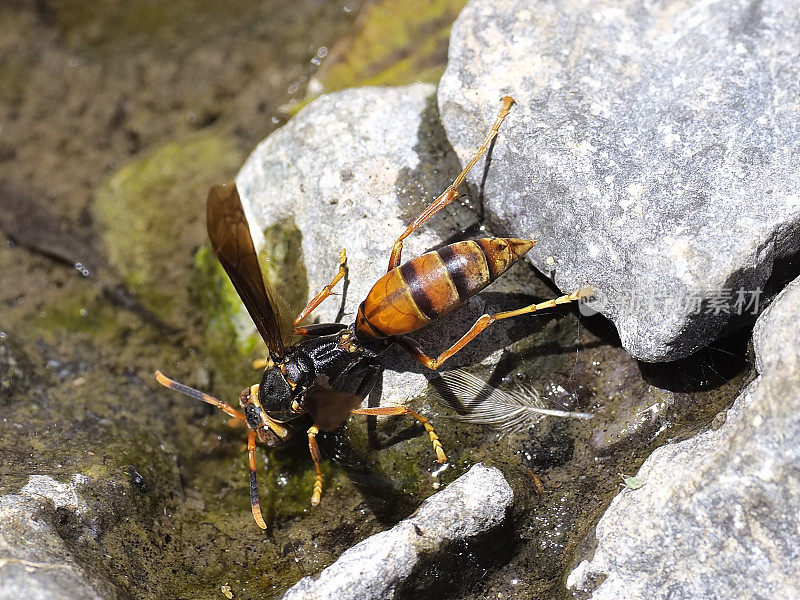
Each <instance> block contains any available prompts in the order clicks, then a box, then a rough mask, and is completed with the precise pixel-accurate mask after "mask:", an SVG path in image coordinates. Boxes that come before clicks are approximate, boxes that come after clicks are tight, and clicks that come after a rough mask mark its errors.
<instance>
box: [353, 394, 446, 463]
mask: <svg viewBox="0 0 800 600" xmlns="http://www.w3.org/2000/svg"><path fill="white" fill-rule="evenodd" d="M351 412H352V413H353V414H354V415H408V416H410V417H413V418H415V419H416V420H417V421H419V422H420V423H422V426H423V427H424V428H425V431H427V432H428V436H429V437H430V438H431V443H432V444H433V449H434V451H435V452H436V460H437V461H438V462H440V463H443V462H445V461H446V460H447V455H446V454H445V453H444V448H442V442H440V441H439V436H438V435H436V431H435V430H434V429H433V425H431V422H430V421H429V420H428V419H426V418H425V417H423V416H422V415H421V414H419V413H415V412H414V411H413V410H411V409H410V408H408V407H407V406H377V407H375V408H357V409H355V410H354V411H351Z"/></svg>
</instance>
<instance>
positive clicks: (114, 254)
mask: <svg viewBox="0 0 800 600" xmlns="http://www.w3.org/2000/svg"><path fill="white" fill-rule="evenodd" d="M241 160H242V154H241V152H240V151H239V150H238V149H237V148H236V147H235V145H234V143H233V141H232V140H229V139H226V138H222V137H218V136H215V135H210V134H206V135H202V136H197V137H194V138H192V139H190V140H188V141H185V142H173V143H170V144H167V145H166V146H163V147H161V148H159V149H157V150H155V151H153V152H151V153H149V154H147V155H146V156H144V157H142V158H141V159H139V160H137V161H135V162H133V163H131V164H129V165H127V166H125V167H123V168H122V169H120V170H119V171H118V172H117V173H116V174H115V175H113V176H112V177H111V179H110V180H109V181H108V182H107V183H106V184H105V185H103V186H102V187H101V188H99V189H98V191H97V193H96V195H95V202H94V207H93V208H94V216H95V220H96V221H97V223H98V224H99V225H100V227H101V228H102V237H103V241H104V242H105V245H106V249H107V255H108V258H109V261H110V262H111V264H112V265H113V266H114V267H116V269H117V270H118V271H119V273H120V275H121V276H122V278H123V280H124V282H125V284H126V286H127V287H128V289H130V290H131V291H132V292H133V293H134V294H136V296H137V297H138V298H139V299H140V300H141V301H142V302H143V304H144V305H145V306H146V307H147V308H148V309H149V310H150V311H152V312H153V313H154V314H156V315H157V316H159V317H160V318H162V319H163V320H164V321H166V322H168V323H171V324H180V323H181V322H182V321H185V320H186V319H187V318H188V317H189V316H190V314H189V310H190V306H189V302H188V289H189V283H190V281H189V280H190V278H191V268H190V267H191V261H192V252H193V249H194V248H195V247H197V245H198V244H200V243H202V241H203V240H204V239H205V210H204V203H205V197H206V190H207V188H208V184H209V183H210V182H213V181H215V180H218V179H225V178H230V175H231V174H232V172H233V170H234V169H235V168H236V167H237V166H238V165H239V164H240V163H241ZM178 182H180V183H178Z"/></svg>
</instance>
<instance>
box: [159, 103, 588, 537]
mask: <svg viewBox="0 0 800 600" xmlns="http://www.w3.org/2000/svg"><path fill="white" fill-rule="evenodd" d="M513 103H514V100H513V99H512V98H511V97H508V96H506V97H504V98H503V99H502V107H501V109H500V112H499V113H498V115H497V117H496V118H495V121H494V123H493V124H492V127H491V129H490V130H489V133H488V134H487V135H486V138H485V139H484V141H483V144H482V145H481V147H480V148H479V149H478V151H477V152H476V153H475V155H474V156H473V157H472V159H471V160H470V161H469V163H468V164H467V165H466V166H465V167H464V169H463V170H462V171H461V173H460V174H459V175H458V177H456V179H455V180H454V181H453V183H452V185H450V186H449V187H448V188H447V189H446V190H445V191H444V192H443V193H442V194H441V195H440V196H439V197H438V198H437V199H436V200H435V201H434V202H433V203H432V204H431V205H429V206H428V207H427V208H426V209H425V210H424V211H423V212H422V214H420V215H419V216H418V217H417V218H416V219H415V220H414V222H412V223H411V224H410V225H409V226H408V227H407V228H406V229H405V231H404V232H403V233H402V234H401V235H400V237H398V238H397V240H396V241H395V243H394V246H393V248H392V252H391V255H390V257H389V268H388V270H387V272H386V274H385V275H383V276H382V277H381V278H380V279H379V280H378V281H377V282H376V283H375V285H374V286H373V287H372V290H371V291H370V292H369V293H368V294H367V297H366V299H365V300H364V301H363V302H362V303H361V305H360V307H359V309H358V314H357V316H356V320H355V322H354V323H352V324H350V325H346V324H343V323H323V324H315V325H306V326H304V325H301V323H302V321H303V320H304V319H305V318H306V317H307V316H308V315H309V314H310V313H311V312H312V311H313V310H314V309H315V308H316V307H317V306H319V304H320V303H321V302H322V301H323V300H325V299H326V298H327V297H328V296H329V295H330V294H331V290H332V289H333V287H334V286H335V285H336V284H337V283H338V282H339V281H340V280H341V279H342V278H343V277H344V275H345V273H346V264H347V263H346V261H347V257H346V255H345V251H344V250H342V252H341V254H340V264H339V270H338V272H337V273H336V276H335V277H334V278H333V279H332V281H331V282H330V283H329V284H328V285H326V286H325V287H324V288H323V289H322V290H321V291H320V292H319V293H318V294H317V295H316V296H314V298H313V299H312V300H311V301H310V302H309V303H308V305H307V306H306V307H305V309H303V311H302V312H301V313H300V314H299V315H298V316H297V318H296V319H295V320H294V324H293V328H292V333H294V334H295V335H299V336H303V337H304V338H305V339H303V340H302V341H301V342H299V343H296V344H293V345H287V344H286V341H285V340H286V339H287V337H288V336H287V337H284V334H283V333H282V332H281V329H280V327H279V318H278V317H279V315H278V309H277V305H276V303H275V301H274V299H273V296H272V294H271V292H270V290H269V289H268V288H267V287H266V285H265V283H264V279H263V277H262V274H261V270H260V268H259V264H258V259H257V257H256V252H255V248H254V246H253V240H252V239H251V237H250V228H249V226H248V223H247V220H246V218H245V214H244V210H243V208H242V204H241V200H240V198H239V194H238V191H237V189H236V186H235V184H233V183H230V184H226V185H220V186H215V187H212V188H211V191H210V192H209V195H208V203H207V206H206V216H207V227H208V236H209V239H210V240H211V246H212V248H213V250H214V252H215V254H216V256H217V258H218V259H219V261H220V263H221V264H222V266H223V267H224V269H225V271H226V272H227V274H228V276H229V277H230V279H231V281H232V282H233V285H234V287H235V288H236V290H237V292H238V293H239V296H240V297H241V299H242V302H243V303H244V305H245V307H246V308H247V311H248V312H249V313H250V316H251V317H252V319H253V321H254V323H255V325H256V328H257V329H258V331H259V333H260V334H261V337H262V338H263V339H264V342H265V343H266V345H267V348H268V349H269V355H268V357H267V358H266V359H265V360H263V361H257V363H260V364H259V367H261V366H263V367H265V369H264V373H263V375H262V377H261V381H260V382H259V383H258V384H256V385H252V386H250V387H247V388H245V389H244V390H243V391H242V393H241V394H240V396H239V403H240V405H241V409H242V410H241V411H240V410H238V409H236V408H234V407H233V406H231V405H229V404H226V403H224V402H220V401H219V400H217V399H216V398H212V397H211V396H209V395H207V394H205V393H203V392H200V391H198V390H195V389H193V388H190V387H188V386H185V385H183V384H180V383H177V382H175V381H173V380H171V379H168V378H167V377H165V376H164V375H163V374H161V373H160V372H158V371H157V372H156V379H157V380H158V382H159V383H160V384H161V385H163V386H165V387H168V388H170V389H173V390H176V391H178V392H182V393H184V394H186V395H188V396H191V397H193V398H196V399H198V400H202V401H204V402H208V403H209V404H212V405H214V406H216V407H218V408H220V409H221V410H223V411H224V412H225V413H227V414H228V415H231V416H233V417H236V418H238V419H242V420H243V421H245V422H246V423H247V425H248V427H249V428H250V432H249V436H248V440H247V448H248V454H249V459H250V501H251V506H252V511H253V517H254V518H255V520H256V523H258V525H259V527H261V528H262V529H266V524H265V523H264V519H263V517H262V516H261V509H260V507H259V501H258V488H257V485H256V462H255V448H256V442H257V441H258V442H261V443H262V444H265V445H267V446H278V445H281V444H282V443H283V442H285V441H287V440H288V439H289V438H290V437H291V435H292V434H293V433H295V432H297V431H300V430H305V432H306V434H307V436H308V447H309V451H310V453H311V458H312V459H313V461H314V467H315V470H316V478H315V481H314V488H313V493H312V496H311V504H312V506H316V505H318V504H319V502H320V498H321V495H322V470H321V468H320V458H321V454H320V450H319V446H318V445H317V441H316V435H317V434H318V433H319V432H320V431H331V430H334V429H336V428H338V427H339V426H340V425H342V424H343V423H344V422H345V421H346V420H347V418H348V417H349V416H350V415H351V414H357V415H409V416H411V417H413V418H414V419H416V420H417V421H419V422H420V423H421V424H422V425H423V426H424V427H425V430H426V431H427V432H428V435H429V437H430V440H431V443H432V444H433V449H434V451H435V452H436V458H437V460H438V462H444V461H446V460H447V457H446V455H445V453H444V449H443V448H442V444H441V442H440V441H439V437H438V436H437V435H436V432H435V431H434V428H433V426H432V425H431V423H430V422H429V421H428V419H426V418H425V417H424V416H422V415H420V414H417V413H416V412H414V411H412V410H411V409H409V408H407V407H406V406H382V407H376V408H359V406H360V405H361V403H362V401H363V400H364V398H366V397H367V396H368V395H369V393H370V391H371V390H372V388H373V386H374V385H375V383H376V380H377V377H378V375H379V373H380V370H379V369H380V368H379V366H378V363H377V361H376V358H377V357H378V356H379V355H380V354H381V353H383V352H384V351H385V350H386V349H387V348H389V346H391V345H392V344H394V343H397V344H399V345H400V346H402V347H403V348H405V349H406V350H407V351H409V352H410V353H411V354H412V355H413V356H414V357H415V358H416V359H417V360H418V361H419V362H421V363H422V364H424V365H425V366H427V367H429V368H430V369H437V368H438V367H440V366H441V365H442V364H443V363H444V362H445V361H446V360H447V359H449V358H450V357H451V356H453V355H454V354H455V353H456V352H458V351H459V350H461V349H462V348H463V347H464V346H466V345H467V344H468V343H469V342H470V341H471V340H472V339H473V338H474V337H475V336H477V335H478V334H479V333H480V332H481V331H483V330H484V329H486V327H488V326H489V325H491V324H492V323H494V322H495V321H499V320H501V319H507V318H509V317H515V316H518V315H524V314H528V313H532V312H534V311H537V310H541V309H543V308H550V307H552V306H555V305H557V304H564V303H567V302H572V301H575V300H577V299H578V298H579V297H580V295H581V293H580V292H576V293H573V294H568V295H564V296H561V297H559V298H554V299H552V300H548V301H547V302H541V303H538V304H533V305H531V306H527V307H524V308H520V309H518V310H513V311H507V312H501V313H498V314H495V315H483V316H482V317H480V318H479V319H478V320H477V322H476V323H475V324H474V325H473V326H472V328H471V329H470V330H469V331H468V332H467V333H466V334H465V335H464V336H463V337H462V338H461V339H460V340H458V341H457V342H456V343H455V344H453V346H451V347H450V348H448V349H447V350H445V351H444V352H442V353H441V354H440V355H439V356H438V357H436V358H431V357H429V356H428V355H427V354H425V352H424V351H423V350H422V348H421V347H420V346H419V345H418V343H417V342H416V341H414V340H412V339H411V338H409V337H407V336H406V334H408V333H410V332H412V331H415V330H417V329H419V328H420V327H423V326H425V325H426V324H428V323H429V322H430V321H431V320H433V319H436V318H439V317H441V316H443V315H446V314H447V313H449V312H450V311H452V310H453V309H455V308H457V307H459V306H461V305H462V304H463V303H464V302H466V301H467V300H468V299H469V298H471V297H472V296H474V295H475V294H477V293H478V292H479V291H481V290H482V289H483V288H485V287H486V286H487V285H489V284H490V283H491V282H492V281H494V280H495V279H496V278H497V277H499V276H500V275H502V274H503V273H504V272H505V271H506V270H507V269H508V268H509V267H511V265H513V264H514V263H515V262H516V261H517V260H518V259H519V258H520V257H521V256H522V255H524V254H525V253H526V252H527V251H528V250H530V249H531V248H532V247H533V245H534V244H535V243H536V242H535V241H533V240H524V239H516V238H483V239H478V240H469V241H463V242H457V243H454V244H450V245H448V246H444V247H442V248H439V249H438V250H435V251H433V252H428V253H426V254H423V255H422V256H419V257H417V258H414V259H412V260H410V261H408V262H405V263H403V264H400V255H401V252H402V249H403V240H404V239H405V238H406V237H408V236H409V235H410V234H411V233H412V232H413V231H414V230H415V229H417V228H419V227H420V226H421V225H422V224H423V223H425V222H426V221H427V220H428V219H430V218H431V217H432V216H433V215H435V214H436V213H437V212H439V211H440V210H441V209H442V208H444V207H445V206H447V205H448V204H449V203H451V202H452V201H453V200H455V199H456V198H457V197H458V187H459V186H460V185H461V183H463V181H464V179H465V178H466V176H467V173H468V172H469V170H470V169H471V168H472V167H473V166H474V165H475V163H476V162H477V161H478V159H479V158H480V157H481V156H482V155H483V154H484V153H485V152H486V150H487V149H488V148H489V146H490V144H491V143H492V140H494V138H495V137H496V136H497V132H498V130H499V128H500V124H501V123H502V122H503V119H505V117H506V115H508V112H509V110H510V108H511V106H512V104H513ZM352 382H357V388H356V389H355V391H354V392H350V391H345V390H344V389H343V387H344V386H343V384H344V383H352Z"/></svg>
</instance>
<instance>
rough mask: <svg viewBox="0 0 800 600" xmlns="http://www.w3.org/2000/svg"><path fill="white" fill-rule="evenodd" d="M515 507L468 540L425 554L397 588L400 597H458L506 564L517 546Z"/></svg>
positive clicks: (437, 599) (418, 599) (447, 599)
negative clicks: (500, 519) (501, 520)
mask: <svg viewBox="0 0 800 600" xmlns="http://www.w3.org/2000/svg"><path fill="white" fill-rule="evenodd" d="M512 512H513V510H512V509H508V510H507V511H506V518H505V519H504V521H503V524H501V525H499V526H498V527H495V528H493V529H491V530H489V531H487V532H486V533H484V534H482V535H480V536H477V537H475V538H472V539H469V540H458V541H455V542H451V543H450V544H447V545H446V546H445V547H444V548H440V549H439V550H438V551H437V552H436V553H435V554H426V553H422V554H421V556H420V560H419V561H418V563H417V567H416V568H415V569H414V570H413V571H412V572H411V573H410V574H409V576H408V578H407V579H406V580H405V582H403V584H402V585H401V586H399V587H398V588H397V590H396V591H395V596H394V597H395V598H396V599H397V600H404V599H408V600H411V599H412V598H413V599H415V600H424V599H428V598H429V599H431V600H456V599H458V598H461V597H462V595H463V593H464V592H465V591H467V590H469V589H474V588H475V586H476V584H477V585H479V582H480V581H481V579H483V577H484V576H485V575H486V574H487V573H488V572H489V571H491V570H494V569H496V568H498V567H500V566H502V565H504V564H506V563H507V562H508V561H509V560H510V559H511V557H512V556H513V555H514V553H515V551H516V549H517V542H516V540H517V538H516V537H515V536H514V523H513V521H514V518H513V515H512Z"/></svg>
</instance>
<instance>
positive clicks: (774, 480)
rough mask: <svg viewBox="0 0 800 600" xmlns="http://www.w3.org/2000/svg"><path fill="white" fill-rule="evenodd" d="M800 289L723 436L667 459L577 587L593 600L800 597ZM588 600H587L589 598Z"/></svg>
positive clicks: (574, 580) (657, 463)
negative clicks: (757, 375)
mask: <svg viewBox="0 0 800 600" xmlns="http://www.w3.org/2000/svg"><path fill="white" fill-rule="evenodd" d="M798 314H800V279H797V280H795V281H794V282H793V283H791V284H790V285H789V286H788V288H787V289H785V290H784V291H783V292H781V294H779V295H778V297H777V298H776V299H775V301H774V303H773V304H772V305H771V306H770V307H769V308H768V309H767V310H766V311H765V312H764V313H763V314H762V315H761V317H760V318H759V320H758V322H757V324H756V329H755V334H754V345H755V350H756V355H757V362H756V365H757V368H758V370H759V372H760V376H759V377H758V378H757V379H756V380H755V381H754V382H753V383H752V384H751V385H750V386H748V387H747V389H745V391H744V392H743V393H742V394H741V395H740V396H739V397H738V398H737V399H736V401H735V403H734V405H733V407H732V408H731V409H730V410H729V411H728V412H727V419H726V421H725V423H724V425H722V426H721V427H720V428H719V429H718V430H716V431H709V432H707V433H704V434H701V435H698V436H696V437H694V438H692V439H689V440H687V441H685V442H682V443H679V444H672V445H669V446H664V447H661V448H659V449H658V450H656V451H655V452H654V453H653V454H652V456H651V457H650V458H648V460H647V461H646V462H645V464H644V465H643V466H642V468H641V469H640V470H639V473H638V475H637V477H638V478H639V479H640V480H642V481H644V482H645V485H644V487H642V488H640V489H638V490H635V491H633V490H625V491H623V492H622V493H621V494H620V495H619V496H617V497H616V498H615V499H614V501H613V502H612V503H611V505H610V506H609V508H608V510H607V511H606V513H605V515H604V516H603V518H602V519H601V520H600V522H599V523H598V525H597V531H596V535H597V541H598V545H597V548H596V550H595V551H594V556H593V557H592V558H591V559H589V560H585V561H583V562H582V563H581V564H580V565H579V566H578V567H577V568H576V569H575V570H574V571H573V572H572V573H571V575H570V576H569V579H568V581H567V585H568V587H569V588H571V589H572V591H573V592H575V593H578V592H583V593H584V594H588V597H591V598H592V599H593V600H601V599H606V598H608V599H612V598H613V599H624V598H653V599H660V598H664V599H666V598H670V599H671V600H680V599H684V598H685V599H687V600H688V599H695V598H708V599H714V598H720V599H722V598H797V597H800V576H798V569H797V564H798V556H800V526H798V523H800V470H799V469H798V465H800V324H798V319H797V315H798ZM582 597H583V596H582Z"/></svg>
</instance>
